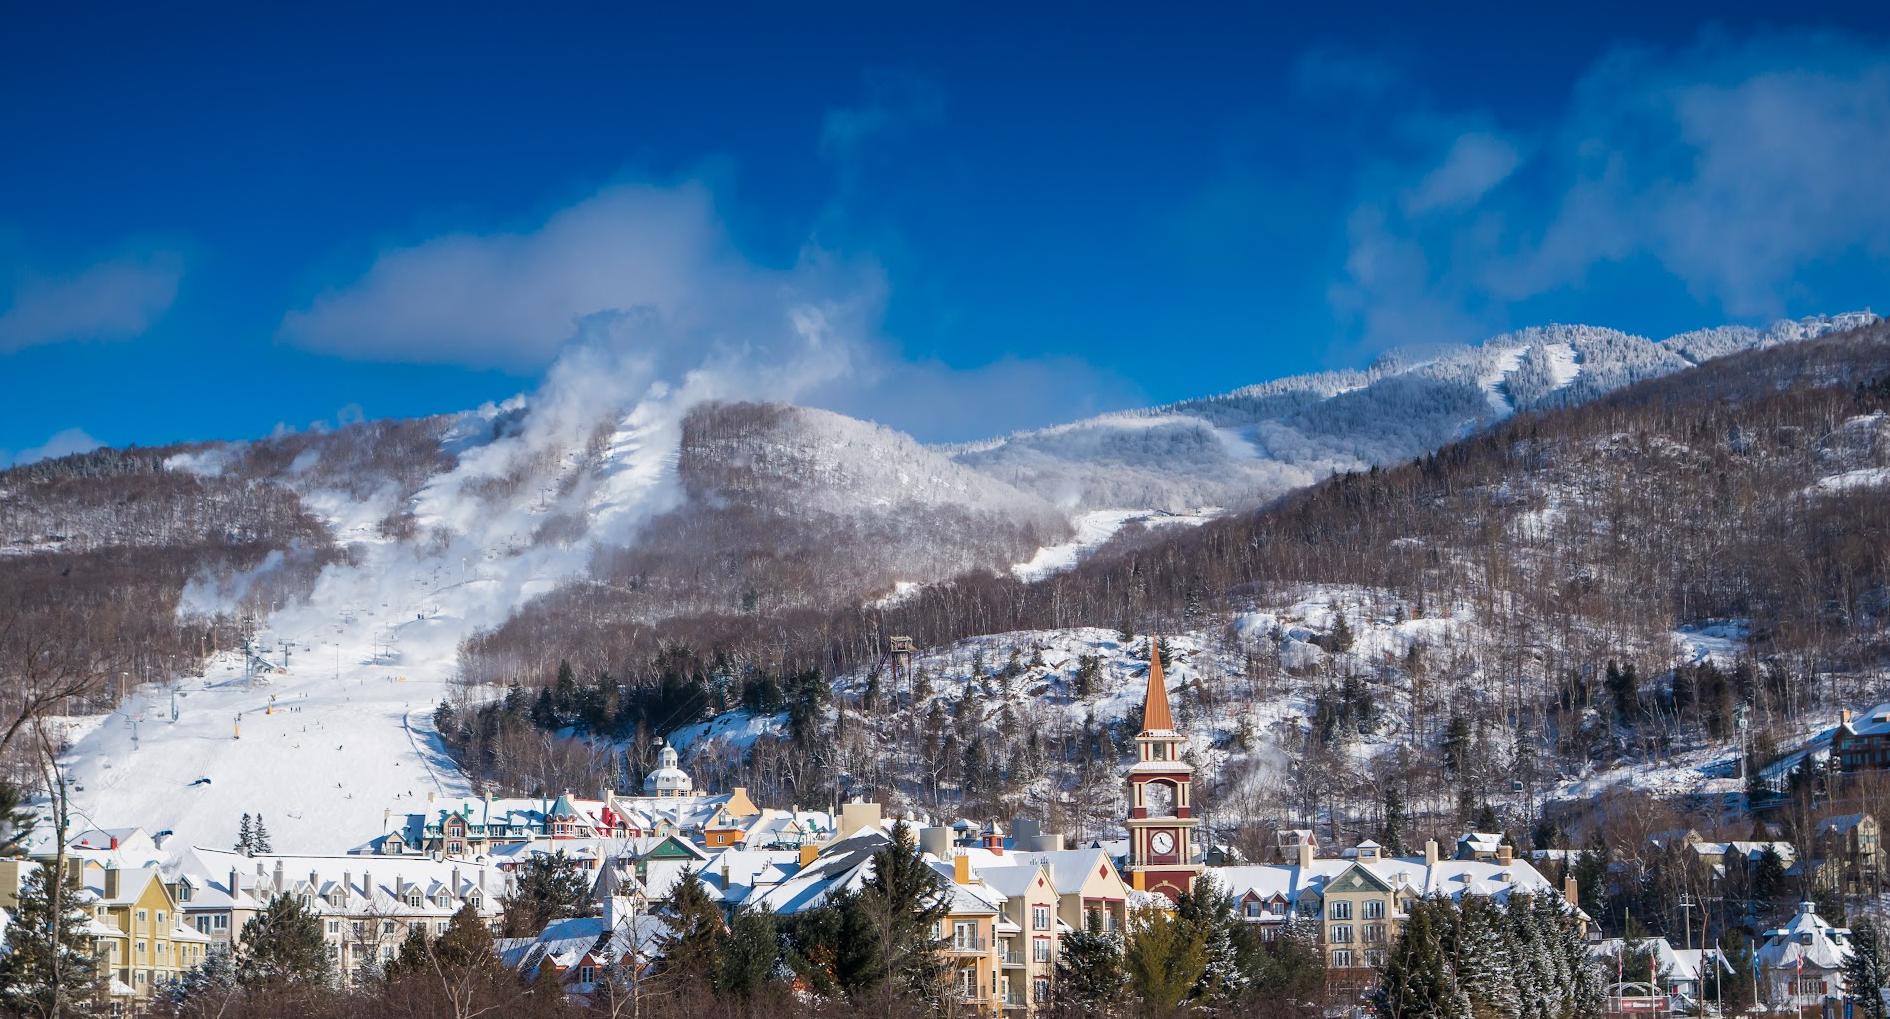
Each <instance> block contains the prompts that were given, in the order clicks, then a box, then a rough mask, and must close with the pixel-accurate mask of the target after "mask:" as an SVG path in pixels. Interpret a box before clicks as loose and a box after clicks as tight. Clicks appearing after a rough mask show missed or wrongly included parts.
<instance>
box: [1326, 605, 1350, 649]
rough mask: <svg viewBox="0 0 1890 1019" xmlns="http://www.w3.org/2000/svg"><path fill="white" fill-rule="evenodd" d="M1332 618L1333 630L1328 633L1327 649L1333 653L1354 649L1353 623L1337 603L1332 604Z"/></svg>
mask: <svg viewBox="0 0 1890 1019" xmlns="http://www.w3.org/2000/svg"><path fill="white" fill-rule="evenodd" d="M1332 620H1333V622H1332V632H1331V633H1330V634H1327V635H1326V650H1327V651H1330V652H1332V653H1333V654H1343V653H1345V652H1347V651H1350V650H1352V642H1353V637H1352V624H1351V623H1348V622H1346V621H1345V612H1344V610H1343V609H1341V608H1340V607H1339V605H1338V604H1337V603H1334V604H1333V606H1332Z"/></svg>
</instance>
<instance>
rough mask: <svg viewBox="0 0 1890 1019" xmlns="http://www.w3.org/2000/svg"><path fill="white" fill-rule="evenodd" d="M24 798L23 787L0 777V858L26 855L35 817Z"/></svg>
mask: <svg viewBox="0 0 1890 1019" xmlns="http://www.w3.org/2000/svg"><path fill="white" fill-rule="evenodd" d="M26 799H27V797H26V790H25V789H22V788H21V787H19V786H17V785H14V784H13V783H12V782H8V781H7V780H6V779H3V778H0V860H4V859H12V858H15V857H20V856H25V855H26V842H27V839H29V838H30V837H31V836H32V834H33V821H34V817H35V815H34V814H33V812H32V811H31V810H29V809H27V806H26Z"/></svg>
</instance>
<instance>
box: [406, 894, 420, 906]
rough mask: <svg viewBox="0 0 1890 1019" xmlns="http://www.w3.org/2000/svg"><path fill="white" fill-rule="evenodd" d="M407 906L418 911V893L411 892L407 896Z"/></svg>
mask: <svg viewBox="0 0 1890 1019" xmlns="http://www.w3.org/2000/svg"><path fill="white" fill-rule="evenodd" d="M407 905H409V906H412V907H413V908H415V909H419V908H420V893H419V892H412V893H410V894H408V896H407Z"/></svg>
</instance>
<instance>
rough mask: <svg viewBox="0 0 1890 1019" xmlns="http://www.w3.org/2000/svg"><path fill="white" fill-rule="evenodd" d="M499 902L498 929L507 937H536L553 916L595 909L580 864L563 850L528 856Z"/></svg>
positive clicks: (559, 918)
mask: <svg viewBox="0 0 1890 1019" xmlns="http://www.w3.org/2000/svg"><path fill="white" fill-rule="evenodd" d="M499 904H500V907H501V909H502V910H503V913H502V914H501V918H500V929H501V932H502V933H503V934H504V935H505V936H506V937H508V938H530V937H536V936H537V935H538V933H539V932H540V931H542V930H544V929H545V925H546V924H548V923H550V922H551V921H553V920H563V919H565V918H567V917H574V916H591V915H593V913H594V912H595V910H596V904H595V903H593V902H592V901H591V883H590V881H588V880H587V879H586V877H585V874H584V867H583V865H582V864H580V863H578V862H577V861H576V860H572V859H569V858H567V857H566V856H565V855H564V853H563V852H562V851H560V852H557V853H552V854H549V855H547V854H543V853H540V854H537V855H534V856H532V857H530V858H528V859H527V860H526V861H525V862H524V863H523V864H522V865H520V866H519V868H518V870H517V871H516V872H515V876H514V878H513V881H512V890H511V891H510V892H508V893H507V894H506V895H505V897H504V898H503V899H501V900H500V903H499Z"/></svg>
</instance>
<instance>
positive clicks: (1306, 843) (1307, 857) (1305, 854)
mask: <svg viewBox="0 0 1890 1019" xmlns="http://www.w3.org/2000/svg"><path fill="white" fill-rule="evenodd" d="M1311 866H1312V841H1311V840H1309V839H1300V840H1299V869H1301V870H1305V869H1307V868H1309V867H1311ZM1301 880H1304V878H1302V879H1301Z"/></svg>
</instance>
